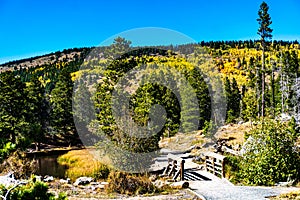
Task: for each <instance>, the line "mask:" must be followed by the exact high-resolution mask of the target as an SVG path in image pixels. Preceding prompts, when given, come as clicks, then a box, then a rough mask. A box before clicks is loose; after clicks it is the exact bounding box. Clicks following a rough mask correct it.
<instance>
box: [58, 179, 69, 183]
mask: <svg viewBox="0 0 300 200" xmlns="http://www.w3.org/2000/svg"><path fill="white" fill-rule="evenodd" d="M59 182H60V183H61V184H70V183H71V180H70V179H69V178H67V179H66V180H65V179H60V180H59Z"/></svg>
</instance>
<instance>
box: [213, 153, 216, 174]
mask: <svg viewBox="0 0 300 200" xmlns="http://www.w3.org/2000/svg"><path fill="white" fill-rule="evenodd" d="M212 170H213V175H216V173H215V158H214V157H212Z"/></svg>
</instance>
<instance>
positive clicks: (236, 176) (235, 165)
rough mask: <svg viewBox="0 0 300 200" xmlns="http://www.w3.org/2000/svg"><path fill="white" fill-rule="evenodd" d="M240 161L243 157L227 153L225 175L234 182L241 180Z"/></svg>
mask: <svg viewBox="0 0 300 200" xmlns="http://www.w3.org/2000/svg"><path fill="white" fill-rule="evenodd" d="M240 163H241V158H240V157H237V156H233V155H226V160H225V177H226V178H227V179H228V180H229V181H230V182H232V183H234V184H237V183H239V182H240Z"/></svg>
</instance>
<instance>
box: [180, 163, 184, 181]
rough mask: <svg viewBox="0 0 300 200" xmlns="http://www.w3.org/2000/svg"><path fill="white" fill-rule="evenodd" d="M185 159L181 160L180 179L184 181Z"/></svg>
mask: <svg viewBox="0 0 300 200" xmlns="http://www.w3.org/2000/svg"><path fill="white" fill-rule="evenodd" d="M184 163H185V161H184V160H181V162H180V180H181V181H184Z"/></svg>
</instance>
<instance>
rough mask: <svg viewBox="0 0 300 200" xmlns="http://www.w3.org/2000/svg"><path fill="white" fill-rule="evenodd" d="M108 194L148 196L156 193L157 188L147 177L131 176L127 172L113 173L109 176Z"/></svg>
mask: <svg viewBox="0 0 300 200" xmlns="http://www.w3.org/2000/svg"><path fill="white" fill-rule="evenodd" d="M108 183H109V184H108V187H107V188H106V189H107V192H116V193H120V194H128V195H133V194H146V193H153V192H155V191H156V188H155V186H154V185H153V184H152V182H151V181H150V180H149V179H148V178H147V177H145V176H138V175H131V174H128V173H125V172H115V171H111V172H110V174H109V176H108Z"/></svg>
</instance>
